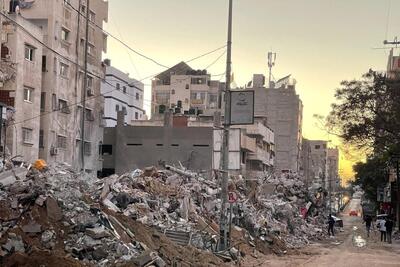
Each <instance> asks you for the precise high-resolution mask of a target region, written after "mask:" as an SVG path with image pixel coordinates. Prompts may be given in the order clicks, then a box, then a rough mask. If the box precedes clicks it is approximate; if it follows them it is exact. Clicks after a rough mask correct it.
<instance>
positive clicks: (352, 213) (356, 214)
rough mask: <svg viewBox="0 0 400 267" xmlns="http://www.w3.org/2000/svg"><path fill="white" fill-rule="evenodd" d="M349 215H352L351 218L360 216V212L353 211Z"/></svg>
mask: <svg viewBox="0 0 400 267" xmlns="http://www.w3.org/2000/svg"><path fill="white" fill-rule="evenodd" d="M349 215H350V216H358V212H357V211H356V210H351V211H350V212H349Z"/></svg>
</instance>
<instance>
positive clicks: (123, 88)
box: [122, 86, 126, 94]
mask: <svg viewBox="0 0 400 267" xmlns="http://www.w3.org/2000/svg"><path fill="white" fill-rule="evenodd" d="M122 92H124V94H126V86H122Z"/></svg>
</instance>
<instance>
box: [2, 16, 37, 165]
mask: <svg viewBox="0 0 400 267" xmlns="http://www.w3.org/2000/svg"><path fill="white" fill-rule="evenodd" d="M9 17H10V19H12V20H13V21H15V22H16V23H18V24H19V25H20V26H21V27H19V26H17V25H16V23H13V22H12V21H11V20H3V22H2V25H1V32H2V35H3V37H4V38H2V40H3V42H2V44H1V62H0V72H1V75H0V76H1V78H0V79H1V81H0V102H2V103H3V104H5V105H7V106H9V107H13V108H14V110H13V111H12V112H11V113H9V116H8V118H7V122H6V129H2V138H1V140H2V143H1V146H2V147H3V145H4V140H6V151H7V154H8V155H10V156H13V157H14V156H22V157H23V158H24V159H25V160H27V161H29V162H32V161H33V160H36V159H37V158H38V155H39V138H40V133H39V125H40V114H41V106H40V100H41V88H42V53H43V48H42V46H41V45H40V42H41V41H43V32H42V30H41V29H40V28H39V27H38V26H36V25H35V24H33V23H31V22H29V21H27V20H25V19H23V18H22V17H21V16H17V15H15V14H10V15H9ZM22 27H23V28H24V29H26V30H24V29H23V28H22ZM28 32H29V33H31V34H33V35H35V36H38V40H36V39H34V38H32V37H31V35H30V34H28ZM4 134H5V135H6V139H4Z"/></svg>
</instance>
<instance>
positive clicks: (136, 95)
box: [101, 60, 146, 127]
mask: <svg viewBox="0 0 400 267" xmlns="http://www.w3.org/2000/svg"><path fill="white" fill-rule="evenodd" d="M104 63H105V68H106V77H105V80H104V81H103V82H102V84H101V94H102V95H103V96H104V117H103V119H104V122H105V126H106V127H115V126H116V125H117V113H118V111H120V110H121V111H123V112H124V113H125V123H126V124H130V123H131V122H132V121H135V120H143V119H145V115H146V114H145V111H144V109H143V96H144V93H143V92H144V84H143V83H142V82H139V81H137V80H135V79H132V78H130V77H129V74H127V73H123V72H122V71H120V70H118V69H116V68H114V67H112V66H110V61H109V60H105V61H104ZM115 89H117V90H115Z"/></svg>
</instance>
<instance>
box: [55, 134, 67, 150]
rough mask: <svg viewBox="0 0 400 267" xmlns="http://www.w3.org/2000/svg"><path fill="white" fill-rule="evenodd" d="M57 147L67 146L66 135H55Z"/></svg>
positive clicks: (64, 147)
mask: <svg viewBox="0 0 400 267" xmlns="http://www.w3.org/2000/svg"><path fill="white" fill-rule="evenodd" d="M57 147H58V148H63V149H66V148H67V137H65V136H62V135H57Z"/></svg>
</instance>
